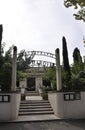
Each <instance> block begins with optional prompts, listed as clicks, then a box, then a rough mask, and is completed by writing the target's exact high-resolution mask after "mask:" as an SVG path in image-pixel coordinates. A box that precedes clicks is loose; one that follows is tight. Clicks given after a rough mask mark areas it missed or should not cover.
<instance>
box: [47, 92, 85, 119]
mask: <svg viewBox="0 0 85 130" xmlns="http://www.w3.org/2000/svg"><path fill="white" fill-rule="evenodd" d="M65 94H66V95H68V94H71V95H72V94H75V92H54V93H53V92H52V93H48V99H49V101H50V103H51V106H52V108H53V110H54V113H55V115H56V116H58V117H60V118H62V119H82V118H85V92H80V99H74V100H68V101H67V100H64V95H65Z"/></svg>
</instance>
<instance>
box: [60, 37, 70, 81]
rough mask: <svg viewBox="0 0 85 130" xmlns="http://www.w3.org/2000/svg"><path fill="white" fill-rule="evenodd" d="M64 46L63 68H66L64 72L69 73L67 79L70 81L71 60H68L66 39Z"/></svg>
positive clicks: (63, 42) (63, 40)
mask: <svg viewBox="0 0 85 130" xmlns="http://www.w3.org/2000/svg"><path fill="white" fill-rule="evenodd" d="M62 44H63V66H64V71H65V72H66V73H67V75H68V76H67V78H68V80H70V76H71V73H70V65H69V60H68V50H67V43H66V39H65V37H63V39H62Z"/></svg>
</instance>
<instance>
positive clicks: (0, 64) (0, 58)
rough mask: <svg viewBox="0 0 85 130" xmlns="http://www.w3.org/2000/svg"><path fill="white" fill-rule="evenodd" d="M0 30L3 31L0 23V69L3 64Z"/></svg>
mask: <svg viewBox="0 0 85 130" xmlns="http://www.w3.org/2000/svg"><path fill="white" fill-rule="evenodd" d="M2 32H3V27H2V25H0V70H1V67H2V64H3V57H2V55H1V54H2V46H1V42H2Z"/></svg>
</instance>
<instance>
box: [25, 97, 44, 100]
mask: <svg viewBox="0 0 85 130" xmlns="http://www.w3.org/2000/svg"><path fill="white" fill-rule="evenodd" d="M26 100H42V97H41V96H26Z"/></svg>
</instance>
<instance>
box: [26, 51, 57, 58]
mask: <svg viewBox="0 0 85 130" xmlns="http://www.w3.org/2000/svg"><path fill="white" fill-rule="evenodd" d="M32 54H33V55H42V56H47V57H51V58H54V59H56V58H55V54H52V53H49V52H44V51H27V55H32Z"/></svg>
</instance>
